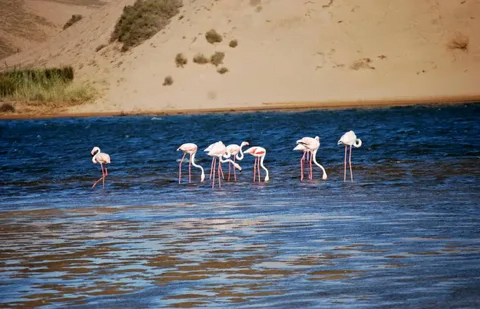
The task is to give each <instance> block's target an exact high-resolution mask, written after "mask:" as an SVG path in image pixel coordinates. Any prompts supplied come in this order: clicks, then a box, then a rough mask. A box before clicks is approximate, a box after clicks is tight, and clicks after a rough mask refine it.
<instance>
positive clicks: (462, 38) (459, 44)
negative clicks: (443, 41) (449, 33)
mask: <svg viewBox="0 0 480 309" xmlns="http://www.w3.org/2000/svg"><path fill="white" fill-rule="evenodd" d="M469 43H470V39H469V38H468V36H466V35H463V34H461V33H457V34H456V35H455V37H453V38H452V39H451V40H450V42H448V44H447V47H448V48H449V49H452V50H455V49H459V50H463V51H468V44H469Z"/></svg>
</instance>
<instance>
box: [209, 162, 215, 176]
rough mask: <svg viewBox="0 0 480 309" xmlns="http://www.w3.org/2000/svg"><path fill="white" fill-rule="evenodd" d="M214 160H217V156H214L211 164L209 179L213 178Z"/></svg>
mask: <svg viewBox="0 0 480 309" xmlns="http://www.w3.org/2000/svg"><path fill="white" fill-rule="evenodd" d="M214 162H215V157H213V158H212V164H211V165H210V176H209V177H208V179H212V172H213V169H214V164H215V163H214Z"/></svg>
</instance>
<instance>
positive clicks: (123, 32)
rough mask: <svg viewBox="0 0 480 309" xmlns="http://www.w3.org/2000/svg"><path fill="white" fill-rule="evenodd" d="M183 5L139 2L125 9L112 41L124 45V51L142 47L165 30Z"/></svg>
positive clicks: (174, 1)
mask: <svg viewBox="0 0 480 309" xmlns="http://www.w3.org/2000/svg"><path fill="white" fill-rule="evenodd" d="M182 5H183V4H182V0H137V1H135V3H134V4H133V5H127V6H125V7H124V8H123V13H122V15H121V16H120V18H119V19H118V21H117V23H116V25H115V29H114V30H113V33H112V36H111V38H110V41H111V42H114V41H119V42H121V43H123V46H122V51H127V50H128V49H129V48H131V47H135V46H137V45H140V44H141V43H143V42H144V41H145V40H148V39H149V38H151V37H152V36H154V35H155V34H156V33H157V32H159V31H160V30H162V29H163V28H165V26H166V25H168V23H169V22H170V19H171V18H172V17H173V16H175V15H177V14H178V13H179V9H180V8H181V7H182Z"/></svg>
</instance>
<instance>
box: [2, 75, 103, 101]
mask: <svg viewBox="0 0 480 309" xmlns="http://www.w3.org/2000/svg"><path fill="white" fill-rule="evenodd" d="M73 77H74V72H73V68H72V67H63V68H49V69H47V68H45V69H14V70H10V71H6V72H3V73H0V99H4V100H8V101H21V102H41V103H47V102H48V103H62V104H65V103H81V102H84V101H87V100H89V99H91V98H93V95H94V91H93V89H92V88H91V87H90V86H88V85H74V84H73V83H72V81H73Z"/></svg>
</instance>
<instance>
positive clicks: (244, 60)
mask: <svg viewBox="0 0 480 309" xmlns="http://www.w3.org/2000/svg"><path fill="white" fill-rule="evenodd" d="M131 3H133V0H111V2H110V3H108V4H106V5H105V6H103V7H101V8H100V9H98V10H96V11H94V12H92V13H91V14H90V15H89V16H88V17H87V18H84V19H83V20H81V21H80V22H78V23H77V24H75V25H74V26H72V27H71V28H69V29H67V30H65V31H63V32H60V33H59V34H58V35H56V36H55V37H54V38H52V39H51V40H49V41H48V42H46V43H44V44H41V45H40V46H38V47H37V48H36V49H31V50H29V51H25V52H21V53H19V54H16V55H13V56H11V57H9V58H7V59H5V60H6V61H7V63H8V65H14V64H23V65H29V64H37V65H47V66H50V65H52V66H53V65H61V64H73V65H74V67H75V68H76V70H77V76H79V77H80V78H81V79H84V80H91V81H94V82H95V85H96V86H97V88H98V89H99V90H100V91H101V97H100V98H99V99H98V100H97V101H96V102H95V103H93V104H88V105H83V106H80V107H74V108H72V109H71V111H72V112H109V111H126V112H128V111H162V110H163V111H168V110H175V109H204V108H205V109H208V108H236V107H259V106H269V104H273V103H274V104H283V103H282V102H307V101H311V102H327V101H349V100H377V99H396V98H412V99H422V98H430V97H440V96H459V97H465V96H476V95H477V96H479V97H480V87H478V81H480V36H479V35H478V29H480V0H448V1H446V0H402V1H397V0H362V1H361V2H358V1H357V2H352V1H347V0H333V1H332V0H324V1H320V0H319V1H307V0H241V1H237V0H235V1H233V0H203V1H199V0H184V7H183V8H182V9H181V12H180V14H179V15H178V16H177V17H174V18H173V20H172V22H171V23H170V24H169V25H168V26H167V28H166V29H165V30H164V31H162V32H160V33H158V34H157V35H156V36H154V37H153V38H152V39H150V40H148V41H146V42H145V43H144V44H142V45H140V46H138V47H136V48H134V49H133V50H131V51H128V52H126V53H121V52H119V50H118V49H119V47H118V45H116V44H110V45H109V46H107V47H105V48H103V49H101V50H99V51H98V52H97V51H96V49H97V47H98V46H99V45H101V44H106V43H108V39H109V37H110V34H111V32H112V29H113V27H114V24H115V22H116V20H117V19H118V17H119V16H120V14H121V11H122V9H123V6H124V5H126V4H131ZM352 3H355V4H352ZM180 15H181V16H182V17H181V18H179V17H180ZM210 29H215V30H216V31H218V32H219V33H221V34H222V35H223V41H222V42H221V43H217V44H214V45H212V44H210V43H208V42H207V41H206V40H205V32H207V31H208V30H210ZM232 39H236V40H238V46H237V47H235V48H232V47H229V42H230V40H232ZM455 40H456V41H457V43H458V42H460V43H462V42H463V43H465V42H467V44H468V45H467V46H466V48H464V49H458V48H455V47H454V46H453V45H452V42H454V41H455ZM461 45H462V44H460V45H458V46H457V47H459V46H461ZM463 47H465V46H463ZM215 51H220V52H224V53H225V59H224V64H223V65H220V66H219V67H222V66H224V67H226V68H228V72H227V73H225V74H219V73H218V72H217V69H218V68H217V67H215V66H213V65H212V64H203V65H200V64H196V63H193V61H192V58H193V56H194V55H196V54H197V53H203V54H205V56H207V57H210V55H212V54H213V53H214V52H215ZM177 53H183V54H184V55H185V56H186V57H187V58H188V63H187V64H186V65H185V66H184V67H183V68H179V67H177V66H176V64H175V61H174V59H175V56H176V54H177ZM167 75H171V76H172V78H173V80H174V83H173V84H172V85H170V86H163V85H162V83H163V81H164V78H165V76H167Z"/></svg>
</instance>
